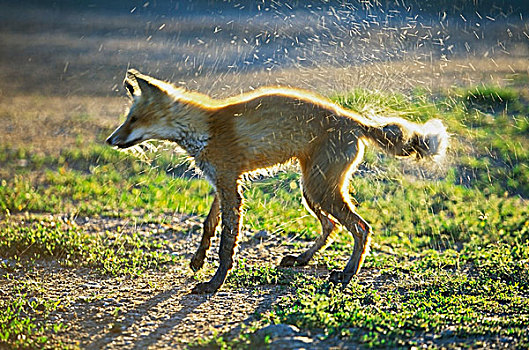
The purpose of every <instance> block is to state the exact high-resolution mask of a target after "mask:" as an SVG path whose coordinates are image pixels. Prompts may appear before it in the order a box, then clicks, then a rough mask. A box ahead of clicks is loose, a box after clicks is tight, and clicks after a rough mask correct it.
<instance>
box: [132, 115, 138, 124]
mask: <svg viewBox="0 0 529 350" xmlns="http://www.w3.org/2000/svg"><path fill="white" fill-rule="evenodd" d="M137 120H138V117H136V116H132V117H131V118H130V122H131V123H135V122H136V121H137Z"/></svg>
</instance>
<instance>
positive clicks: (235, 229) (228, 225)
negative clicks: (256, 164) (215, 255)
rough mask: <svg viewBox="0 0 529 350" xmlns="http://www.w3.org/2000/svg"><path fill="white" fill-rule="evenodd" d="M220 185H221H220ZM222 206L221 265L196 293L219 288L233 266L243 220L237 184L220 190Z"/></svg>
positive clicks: (195, 289) (200, 285)
mask: <svg viewBox="0 0 529 350" xmlns="http://www.w3.org/2000/svg"><path fill="white" fill-rule="evenodd" d="M219 187H220V186H219ZM220 205H221V207H222V233H221V238H220V248H219V259H220V263H219V267H218V269H217V272H215V275H214V276H213V278H212V279H211V280H210V281H209V282H205V283H199V284H197V285H196V286H195V287H194V288H193V290H192V291H191V292H192V293H194V294H204V293H213V292H215V291H217V289H219V288H220V287H221V286H222V284H223V283H224V280H225V279H226V276H227V275H228V271H229V270H230V269H231V268H232V266H233V255H234V252H235V246H236V244H237V237H238V235H239V227H240V221H241V205H242V193H241V192H240V186H238V185H237V187H235V188H234V189H233V191H225V190H224V191H220Z"/></svg>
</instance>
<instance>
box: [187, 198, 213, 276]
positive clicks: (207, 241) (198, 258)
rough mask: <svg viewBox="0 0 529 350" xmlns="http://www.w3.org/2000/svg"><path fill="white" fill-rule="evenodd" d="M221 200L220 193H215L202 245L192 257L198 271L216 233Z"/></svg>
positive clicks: (205, 225)
mask: <svg viewBox="0 0 529 350" xmlns="http://www.w3.org/2000/svg"><path fill="white" fill-rule="evenodd" d="M219 214H220V200H219V196H218V194H215V198H214V199H213V204H211V209H210V210H209V214H208V216H207V218H206V220H205V221H204V225H203V231H202V239H201V241H200V246H199V247H198V249H197V251H196V252H195V255H193V258H191V263H190V264H189V265H190V267H191V269H192V270H193V271H195V272H196V271H198V270H200V269H201V268H202V266H203V265H204V259H205V258H206V253H207V251H208V250H209V247H210V246H211V238H212V237H213V236H214V235H215V230H216V229H217V226H218V224H219V219H220V215H219Z"/></svg>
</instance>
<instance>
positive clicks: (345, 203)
mask: <svg viewBox="0 0 529 350" xmlns="http://www.w3.org/2000/svg"><path fill="white" fill-rule="evenodd" d="M330 144H331V146H334V147H330V146H329V145H327V146H328V147H325V146H326V144H325V143H324V144H323V145H322V147H321V151H320V152H317V153H315V154H314V155H313V157H312V159H311V161H310V162H307V164H305V166H304V167H303V166H302V171H303V182H304V184H305V186H304V190H305V192H306V196H307V197H309V199H310V200H311V201H312V202H313V203H316V205H317V206H319V207H320V208H321V210H323V211H324V212H326V213H329V214H331V215H332V216H333V217H334V218H335V219H336V220H337V221H338V222H339V223H340V224H341V225H342V226H343V227H345V228H346V229H347V230H348V231H349V232H350V233H351V234H352V235H353V238H354V242H355V243H354V248H353V253H352V255H351V258H350V260H349V262H348V263H347V265H346V267H345V268H344V270H343V271H333V272H332V273H331V275H330V276H329V279H330V281H332V282H341V283H342V284H343V285H344V286H345V285H347V283H349V281H350V280H351V278H352V277H353V276H354V275H356V274H357V273H358V272H359V271H360V268H361V266H362V263H363V261H364V259H365V257H366V255H367V253H368V251H369V243H370V239H371V227H370V226H369V224H368V223H367V222H366V221H365V220H364V219H363V218H362V217H361V216H360V215H358V214H357V213H356V212H355V210H354V205H353V204H352V203H351V200H350V198H349V193H348V184H349V176H350V174H351V173H352V171H354V170H355V168H356V166H357V164H358V163H359V162H360V160H361V156H362V151H363V149H361V148H360V147H362V146H363V145H361V144H360V143H355V142H347V143H346V144H344V143H342V144H341V145H342V147H340V143H337V142H336V140H334V143H330ZM337 146H338V147H337ZM334 150H337V151H334ZM329 155H334V156H329Z"/></svg>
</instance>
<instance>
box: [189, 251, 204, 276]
mask: <svg viewBox="0 0 529 350" xmlns="http://www.w3.org/2000/svg"><path fill="white" fill-rule="evenodd" d="M202 266H204V258H199V257H197V256H196V255H193V258H191V262H190V263H189V267H190V268H191V270H193V272H197V271H198V270H200V269H201V268H202Z"/></svg>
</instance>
